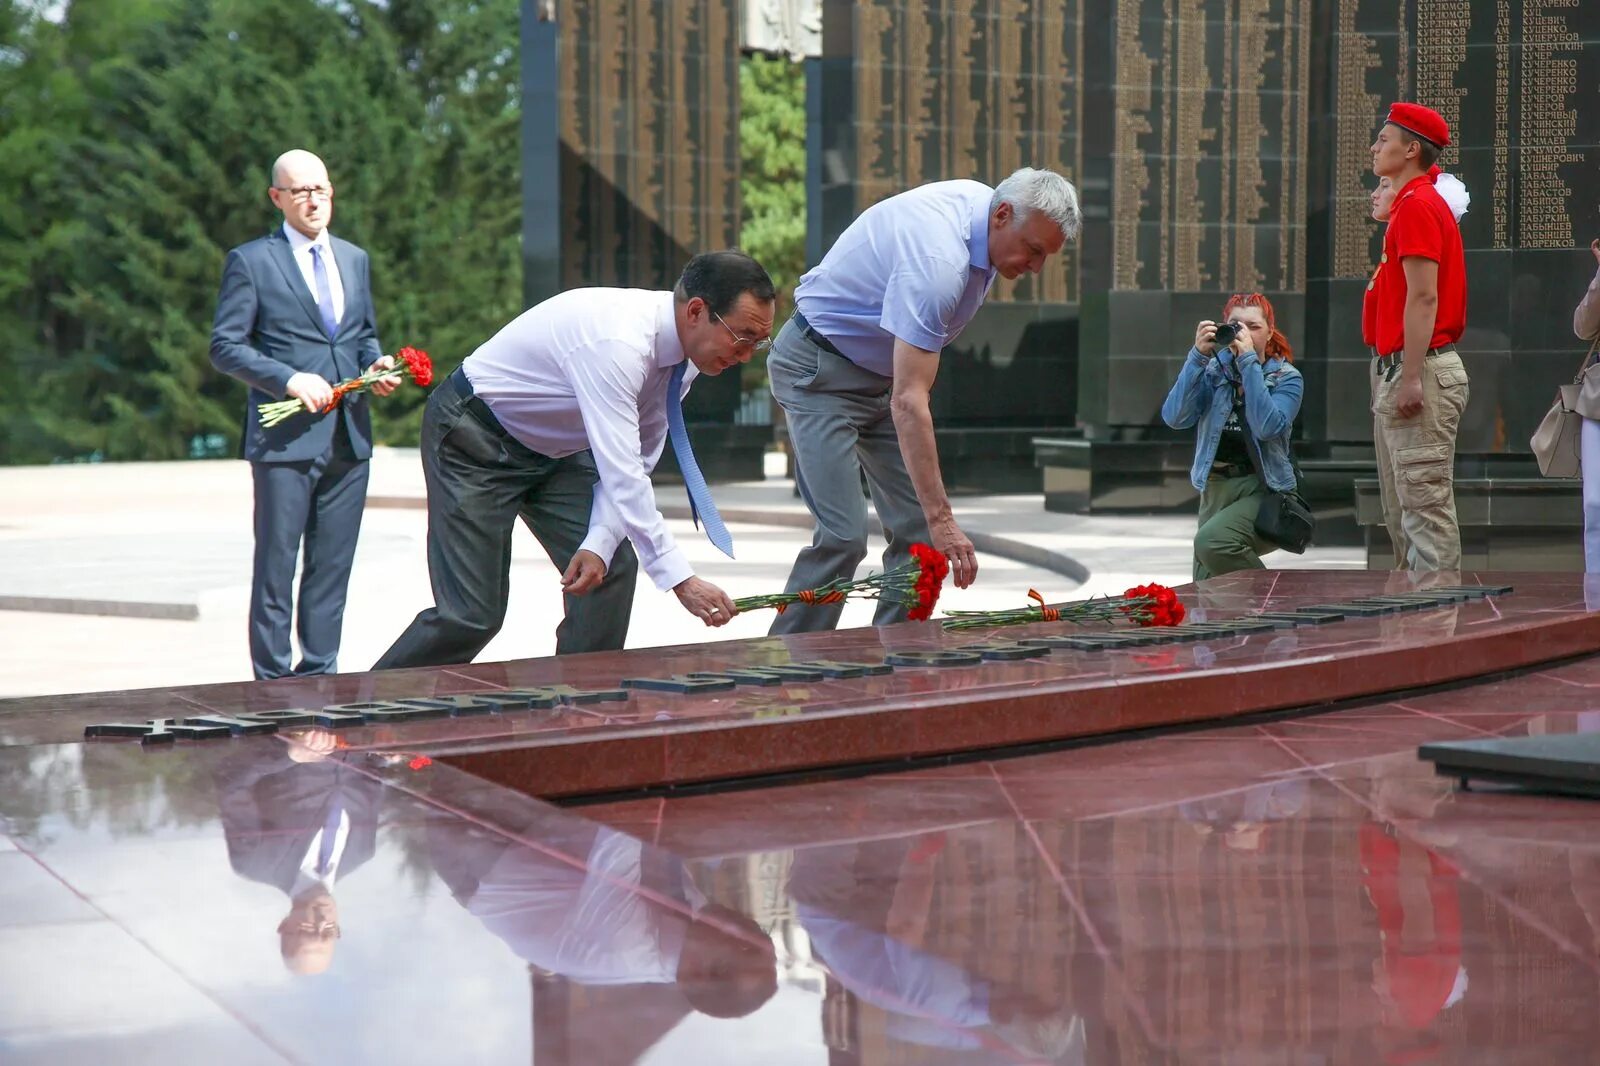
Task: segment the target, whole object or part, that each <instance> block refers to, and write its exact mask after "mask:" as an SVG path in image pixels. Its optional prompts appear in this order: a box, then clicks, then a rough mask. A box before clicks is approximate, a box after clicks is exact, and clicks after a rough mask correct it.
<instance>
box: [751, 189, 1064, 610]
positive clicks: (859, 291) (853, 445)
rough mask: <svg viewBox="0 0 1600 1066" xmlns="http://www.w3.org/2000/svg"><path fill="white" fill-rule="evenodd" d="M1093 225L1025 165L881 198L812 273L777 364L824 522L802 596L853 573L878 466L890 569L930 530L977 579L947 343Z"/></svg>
mask: <svg viewBox="0 0 1600 1066" xmlns="http://www.w3.org/2000/svg"><path fill="white" fill-rule="evenodd" d="M1078 228H1079V212H1078V194H1077V192H1076V191H1075V190H1074V189H1073V187H1072V184H1071V182H1069V181H1067V179H1065V178H1063V177H1062V176H1061V175H1059V174H1056V173H1054V172H1052V171H1048V170H1034V169H1033V168H1031V167H1024V168H1022V169H1021V170H1018V171H1017V172H1015V173H1014V174H1012V175H1011V176H1010V177H1008V178H1006V179H1005V180H1004V181H1002V182H1001V183H1000V185H999V187H998V188H994V189H991V188H990V187H989V186H987V185H985V184H983V183H982V182H978V181H966V180H960V181H940V182H934V183H932V184H929V185H923V186H921V187H920V188H916V189H912V190H910V191H909V192H903V193H900V194H899V195H897V196H891V197H889V198H888V199H887V200H883V201H881V202H879V203H877V204H874V205H873V206H872V207H869V208H867V210H866V211H864V212H862V214H861V215H860V217H859V218H857V219H856V220H855V221H854V222H852V223H851V224H850V226H849V228H848V229H846V230H845V231H844V232H843V233H842V234H840V235H839V239H838V240H836V241H835V242H834V244H833V247H832V248H831V249H829V251H828V254H827V255H825V256H823V259H822V262H821V263H819V264H817V265H816V266H815V267H813V268H812V269H811V270H810V271H809V272H808V273H807V274H806V275H805V276H804V277H803V278H801V279H800V284H799V286H798V288H796V290H795V313H794V316H793V317H792V318H790V319H789V321H788V323H787V324H785V326H784V327H783V330H782V331H781V332H780V333H779V334H778V339H777V342H776V343H775V344H774V345H773V348H772V355H771V356H770V357H769V358H768V360H767V373H768V376H769V378H770V379H771V382H772V395H773V396H775V397H776V398H777V400H778V403H780V404H782V405H783V410H784V414H785V415H786V417H787V419H788V423H789V440H790V442H791V445H792V447H793V449H794V458H795V476H796V479H797V480H798V482H799V486H800V494H801V496H802V497H804V499H805V501H806V506H807V507H808V508H810V510H811V514H812V515H813V517H814V518H815V519H816V530H815V532H814V533H813V535H812V539H811V545H810V547H808V548H804V549H802V550H801V552H800V555H799V557H798V558H796V559H795V564H794V570H793V571H792V572H791V573H790V575H789V584H788V591H789V592H800V591H802V590H804V589H813V588H816V587H818V586H820V585H822V584H824V583H826V582H829V581H833V580H835V579H837V578H843V577H849V576H851V575H853V574H854V573H855V568H856V566H857V565H858V564H859V563H860V562H861V560H862V559H863V558H864V557H865V556H866V554H867V508H866V501H864V500H863V499H862V497H861V488H860V484H861V472H862V470H865V471H866V475H867V486H868V488H869V490H870V491H871V493H872V501H873V504H874V506H875V507H876V508H877V512H878V517H879V519H880V520H881V521H882V522H883V531H884V537H885V539H886V540H887V542H888V543H887V546H886V547H885V549H884V553H883V566H884V569H885V570H888V569H892V568H894V567H896V566H899V565H900V564H901V563H903V562H905V561H906V560H907V559H908V558H909V557H910V547H911V545H912V544H913V543H915V542H917V541H924V542H926V543H929V544H932V545H933V547H935V548H937V549H938V550H939V551H941V552H943V553H944V554H945V556H946V557H947V558H948V559H949V560H950V575H951V578H952V580H954V581H955V584H956V587H957V588H966V587H967V586H968V585H970V584H972V580H973V578H975V577H976V576H977V573H978V560H977V557H976V555H975V554H974V552H973V548H972V541H971V540H970V539H968V537H967V535H966V534H965V533H963V532H962V531H961V527H960V526H958V525H957V524H956V520H955V516H954V514H953V513H952V511H951V508H950V498H949V496H948V495H947V494H946V492H945V487H944V478H943V476H942V475H941V474H940V471H939V452H938V447H937V445H936V443H935V440H934V435H933V415H932V412H931V410H930V408H929V402H928V396H929V392H930V390H931V389H932V388H933V381H934V376H935V375H936V374H937V373H938V370H939V353H940V351H941V350H942V349H943V348H944V347H945V346H946V345H948V344H949V343H950V342H951V341H953V340H954V339H955V338H956V335H957V334H959V333H960V332H961V330H962V329H963V328H965V326H966V324H967V323H968V322H970V321H971V320H972V316H973V315H974V314H976V313H977V311H978V308H979V307H981V306H982V305H983V301H984V298H985V297H986V296H987V295H988V294H989V288H990V286H992V285H993V284H994V279H995V275H996V274H998V275H1000V276H1001V277H1004V278H1006V279H1008V280H1010V279H1013V278H1017V277H1020V276H1022V275H1023V274H1037V273H1038V272H1039V271H1040V270H1042V269H1043V268H1044V264H1045V260H1047V259H1048V258H1050V256H1052V255H1055V254H1056V253H1057V252H1059V251H1061V249H1062V247H1063V246H1064V245H1065V244H1066V242H1067V241H1068V240H1071V239H1073V238H1076V237H1077V235H1078ZM842 609H843V605H842V604H838V603H832V604H821V603H819V604H814V605H811V606H809V607H806V608H804V609H798V608H797V609H794V610H789V611H784V612H783V613H781V614H779V615H778V617H777V619H776V621H774V622H773V625H772V633H773V634H775V635H777V634H783V633H796V632H807V631H811V630H818V629H832V628H833V627H834V626H836V625H838V622H839V613H840V611H841V610H842ZM907 609H908V605H907V604H904V603H897V602H893V601H890V600H880V601H879V602H878V611H877V615H876V617H875V618H874V619H873V621H874V624H876V625H888V624H890V623H893V622H901V621H904V620H905V617H906V611H907Z"/></svg>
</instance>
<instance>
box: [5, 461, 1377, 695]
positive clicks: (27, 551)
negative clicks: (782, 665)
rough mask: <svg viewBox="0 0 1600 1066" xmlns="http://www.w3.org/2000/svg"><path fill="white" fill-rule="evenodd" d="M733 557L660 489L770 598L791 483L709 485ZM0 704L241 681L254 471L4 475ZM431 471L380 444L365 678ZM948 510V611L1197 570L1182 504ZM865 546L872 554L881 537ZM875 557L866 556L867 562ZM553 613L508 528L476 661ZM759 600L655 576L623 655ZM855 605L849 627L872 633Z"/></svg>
mask: <svg viewBox="0 0 1600 1066" xmlns="http://www.w3.org/2000/svg"><path fill="white" fill-rule="evenodd" d="M715 492H716V496H717V500H718V503H719V505H720V507H721V509H722V510H723V512H724V514H725V515H727V516H728V517H729V518H730V522H729V527H730V529H731V530H732V531H733V535H734V540H735V550H736V551H737V553H738V561H737V562H734V561H732V560H729V559H727V558H725V557H724V556H722V555H721V554H720V553H719V552H717V550H716V549H715V548H713V547H712V546H711V545H710V544H709V543H708V542H707V541H706V540H705V538H704V537H703V536H702V535H700V534H699V533H698V532H697V531H696V530H695V529H694V528H693V527H692V526H691V525H690V524H689V522H688V521H687V507H686V505H685V504H684V503H683V502H681V501H682V489H681V487H680V486H677V485H672V484H666V485H662V486H660V487H659V488H658V496H659V497H660V500H661V503H662V506H663V509H664V511H665V512H666V513H667V515H668V517H669V518H671V519H673V521H672V523H671V525H672V531H673V534H674V536H676V537H677V538H678V539H679V542H680V544H682V545H683V546H684V547H685V550H686V551H687V552H688V554H689V556H690V560H691V562H692V563H693V564H694V566H695V569H696V572H697V573H699V574H701V575H702V576H704V577H705V578H707V579H708V580H710V581H714V582H716V583H718V584H719V585H722V586H723V587H724V588H725V589H726V590H727V591H728V593H729V594H730V595H732V596H735V597H738V596H748V595H754V594H757V593H762V592H776V591H781V590H782V587H783V583H784V580H785V578H786V577H787V576H788V570H789V565H790V563H792V561H793V559H794V555H795V553H796V552H797V551H798V550H799V549H800V548H801V547H802V546H803V545H804V544H805V543H807V542H808V541H809V539H810V522H809V519H808V516H807V515H806V512H805V508H804V505H803V504H802V503H801V501H800V500H799V499H798V498H796V497H795V496H794V494H793V488H792V485H791V483H790V482H789V481H787V480H785V479H783V478H780V477H771V478H769V479H768V480H766V481H762V482H747V483H739V484H729V485H719V486H715ZM0 499H4V500H5V501H6V509H5V512H4V513H3V514H0V553H3V556H4V558H5V560H6V563H7V565H6V566H5V568H4V571H3V572H0V647H3V648H4V649H5V651H4V653H3V654H0V697H5V696H22V695H39V694H47V693H56V692H88V691H98V690H105V689H126V688H140V687H148V686H156V685H173V684H201V683H207V682H220V681H246V680H249V677H250V674H249V660H248V658H247V656H246V653H245V619H246V615H247V612H248V606H249V598H250V555H251V538H250V508H251V503H250V473H249V467H248V466H247V465H246V464H245V463H243V462H238V461H209V462H176V463H126V464H101V465H75V466H49V467H8V468H0ZM423 500H424V490H423V484H422V472H421V467H420V464H419V463H418V461H417V455H416V452H415V451H414V450H407V449H388V448H384V449H379V450H378V454H377V455H376V456H375V458H374V460H373V470H372V483H371V488H370V492H369V498H368V508H367V514H366V517H365V519H364V522H363V526H362V531H361V542H360V545H359V546H358V548H357V551H356V565H355V572H354V574H353V576H352V578H351V585H350V602H349V607H348V609H347V611H346V615H345V632H344V645H343V650H342V653H341V664H342V665H343V666H344V668H345V669H346V670H365V669H367V668H368V667H369V666H370V665H371V664H372V663H373V661H375V660H376V659H377V657H378V656H379V655H381V654H382V653H383V651H384V649H385V648H387V647H388V646H389V644H390V642H391V641H393V639H394V638H395V637H396V636H397V635H398V634H399V633H400V631H401V629H403V628H404V626H405V625H406V624H407V623H408V622H409V621H410V619H411V618H412V616H413V615H414V614H415V613H416V612H417V611H419V610H422V609H423V608H425V607H427V606H428V605H429V604H431V602H432V597H431V594H430V592H429V588H428V574H427V562H426V557H425V551H424V545H425V538H426V535H427V517H426V514H425V512H424V510H423V509H422V507H423ZM957 512H958V515H959V517H960V519H961V521H962V524H963V527H964V528H965V529H967V531H968V532H969V534H971V535H972V536H973V538H974V540H975V541H976V542H977V543H978V546H979V550H980V553H981V554H980V567H981V569H980V573H979V577H978V582H977V584H976V585H974V586H973V587H972V588H971V589H968V590H966V591H964V592H962V591H957V590H955V589H953V588H951V589H948V590H947V591H946V594H945V598H944V599H943V601H942V603H943V604H944V605H945V606H947V607H950V608H956V609H970V610H993V609H1000V608H1005V607H1015V606H1023V605H1025V604H1026V602H1027V601H1026V599H1025V597H1026V594H1027V591H1028V589H1030V588H1037V589H1039V591H1040V592H1042V593H1044V594H1045V596H1046V597H1047V598H1049V599H1051V600H1063V599H1068V598H1081V597H1084V596H1092V595H1105V594H1109V593H1117V592H1121V591H1122V590H1123V589H1125V588H1127V587H1128V586H1129V585H1133V584H1138V583H1142V582H1145V581H1160V582H1163V583H1166V584H1181V583H1183V582H1186V581H1187V580H1188V579H1189V544H1190V538H1191V537H1192V535H1193V530H1194V526H1193V522H1194V520H1193V518H1192V517H1189V516H1153V517H1090V516H1086V515H1058V514H1050V513H1048V512H1046V511H1045V510H1044V508H1043V504H1042V500H1041V497H1039V496H1030V495H1016V496H980V497H962V498H959V499H958V500H957ZM875 550H876V549H875ZM877 565H879V560H878V559H877V557H876V554H872V555H869V556H868V558H867V560H866V561H865V563H863V571H866V570H868V569H871V568H874V567H876V566H877ZM1269 565H1274V566H1293V567H1319V568H1329V567H1333V568H1341V569H1349V568H1357V569H1359V568H1360V567H1361V566H1362V565H1363V562H1362V557H1361V553H1360V551H1359V550H1357V549H1352V548H1328V549H1313V550H1312V551H1310V552H1308V553H1307V554H1306V555H1304V556H1301V557H1298V558H1297V557H1294V556H1289V555H1283V554H1281V553H1280V554H1279V555H1276V556H1273V557H1271V558H1270V559H1269ZM559 605H560V597H559V585H558V581H557V575H556V573H555V570H554V568H553V567H552V566H551V565H550V563H549V562H548V560H547V559H546V558H545V557H544V555H543V552H542V550H541V549H540V548H539V546H538V544H537V542H535V541H534V539H533V537H532V536H531V535H529V534H527V533H526V532H524V533H523V534H521V535H519V536H518V538H517V543H516V548H515V551H514V554H513V560H512V597H511V607H510V610H509V612H508V614H507V618H506V625H505V628H504V629H503V630H502V631H501V633H500V635H499V636H498V637H496V638H495V640H494V641H493V642H492V643H491V644H490V645H489V647H488V648H486V649H485V650H484V652H483V654H482V655H481V656H480V657H479V661H492V660H503V659H514V658H528V657H533V656H542V655H549V654H551V653H552V651H553V650H554V643H555V636H554V630H555V625H556V622H557V620H558V612H559V609H560V608H559ZM770 617H771V616H770V615H769V614H768V613H767V612H764V611H763V612H754V613H752V614H751V615H749V616H745V617H740V618H737V619H735V620H734V621H733V622H731V623H729V624H728V625H727V626H724V627H722V628H721V629H715V630H713V629H708V628H705V627H703V626H701V625H699V624H698V623H695V622H693V621H692V620H691V619H690V618H689V616H688V615H687V614H685V613H684V611H683V610H682V608H681V607H680V606H679V605H678V603H677V600H676V598H675V597H673V596H672V595H671V594H670V593H663V592H658V591H657V590H655V589H654V588H653V587H651V586H650V585H649V583H648V581H643V582H641V584H640V587H639V590H638V593H637V595H636V596H635V599H634V609H633V619H632V627H631V631H630V636H629V641H628V644H629V647H651V646H664V645H673V644H684V643H695V642H700V641H706V640H720V639H725V638H738V637H757V636H761V635H763V634H764V633H765V632H766V627H767V625H768V623H769V620H770ZM871 618H872V605H871V604H870V603H859V604H851V605H849V606H848V607H847V608H846V610H845V615H844V621H843V624H844V625H846V626H859V625H870V624H871Z"/></svg>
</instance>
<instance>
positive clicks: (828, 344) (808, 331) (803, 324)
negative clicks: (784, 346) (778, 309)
mask: <svg viewBox="0 0 1600 1066" xmlns="http://www.w3.org/2000/svg"><path fill="white" fill-rule="evenodd" d="M789 320H790V321H791V322H793V323H794V324H795V325H796V326H799V327H800V333H801V335H802V336H804V337H805V339H806V340H808V341H810V342H811V343H812V344H815V345H816V346H817V347H818V348H821V349H822V350H823V351H825V352H831V353H833V354H834V355H837V356H838V357H839V358H840V359H848V358H850V357H849V356H848V355H845V354H844V353H843V352H841V351H840V350H839V349H837V348H835V347H834V346H833V342H832V341H830V340H829V339H828V338H826V337H824V336H823V335H822V334H820V333H818V332H817V331H816V330H814V329H812V328H811V323H809V322H807V321H806V316H805V315H802V314H801V313H800V309H799V308H798V307H797V308H795V309H794V314H792V315H790V316H789Z"/></svg>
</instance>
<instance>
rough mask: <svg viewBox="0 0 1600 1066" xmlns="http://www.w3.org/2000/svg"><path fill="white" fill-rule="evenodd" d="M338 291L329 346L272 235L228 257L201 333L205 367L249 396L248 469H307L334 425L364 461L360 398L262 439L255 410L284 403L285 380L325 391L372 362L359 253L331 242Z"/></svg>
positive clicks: (365, 417) (284, 248)
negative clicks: (303, 375) (323, 385)
mask: <svg viewBox="0 0 1600 1066" xmlns="http://www.w3.org/2000/svg"><path fill="white" fill-rule="evenodd" d="M329 238H330V240H331V242H332V245H333V258H334V262H336V263H337V264H338V267H339V278H340V281H341V282H342V283H343V285H344V317H343V318H341V319H340V320H339V329H338V332H337V333H336V334H335V336H334V337H333V338H332V339H331V340H330V339H329V338H328V335H327V333H326V332H325V331H324V330H323V328H322V318H321V317H320V316H319V314H318V313H317V304H316V301H315V300H314V299H312V296H311V291H310V290H309V289H307V288H306V283H305V278H304V277H303V276H302V275H301V273H300V269H299V267H297V266H296V265H295V261H294V254H293V253H292V252H291V251H290V248H289V239H288V238H287V237H285V236H284V235H283V230H282V228H281V227H280V228H278V229H275V230H273V231H272V232H271V233H270V234H268V235H267V236H265V237H262V238H260V239H259V240H254V241H251V242H250V243H248V244H241V245H240V246H239V247H237V248H235V249H233V251H231V252H229V253H228V259H227V262H226V264H225V265H224V266H223V268H222V292H221V294H220V295H219V296H218V297H217V317H216V321H215V322H214V323H213V324H212V327H211V364H212V365H213V366H215V367H216V368H217V369H218V370H220V371H222V372H223V373H224V374H228V375H230V376H232V377H236V378H238V379H239V380H240V381H242V382H244V383H245V384H246V385H249V386H250V394H249V397H248V400H247V402H246V405H245V418H244V438H243V444H244V448H243V451H244V457H245V458H246V459H249V460H250V461H252V462H263V463H289V462H303V461H306V460H310V459H315V458H317V457H318V456H320V455H322V454H323V452H325V451H327V450H328V445H329V444H330V442H331V441H332V440H333V427H334V419H336V418H342V419H344V420H345V426H346V427H347V428H348V429H349V431H350V442H351V444H352V445H354V447H355V453H356V458H358V459H366V458H369V457H370V456H371V455H372V418H371V414H370V412H369V410H368V406H367V405H368V403H369V400H368V398H367V395H366V394H365V393H355V394H352V395H349V396H346V397H345V398H344V399H343V400H342V401H340V403H339V406H338V407H336V408H334V410H333V411H332V412H323V413H321V414H315V415H313V414H299V415H296V416H295V417H293V418H290V419H287V420H286V421H283V422H280V423H279V424H278V425H276V426H274V427H272V428H271V429H262V428H261V422H260V417H259V415H258V414H257V412H256V405H258V404H263V403H268V402H270V401H272V400H282V399H284V398H285V397H286V394H285V392H284V388H285V386H287V385H288V383H289V378H290V377H292V376H294V375H295V374H297V373H300V372H302V371H307V372H310V373H313V374H321V375H322V376H323V377H324V378H326V379H327V381H328V382H329V383H330V384H335V385H336V384H338V383H339V382H340V381H342V380H343V379H345V378H352V377H355V376H356V375H358V374H360V373H361V372H362V371H363V370H365V369H366V368H367V367H369V366H371V365H372V363H373V362H374V361H376V360H377V359H379V358H381V357H382V355H383V349H382V348H381V347H379V345H378V327H377V322H376V319H375V316H374V312H373V306H372V275H371V268H370V264H369V261H368V259H367V253H366V252H364V251H362V250H361V249H360V248H358V247H356V246H355V245H353V244H351V243H350V242H349V241H345V240H340V239H339V238H338V237H334V236H332V235H331V234H330V235H329Z"/></svg>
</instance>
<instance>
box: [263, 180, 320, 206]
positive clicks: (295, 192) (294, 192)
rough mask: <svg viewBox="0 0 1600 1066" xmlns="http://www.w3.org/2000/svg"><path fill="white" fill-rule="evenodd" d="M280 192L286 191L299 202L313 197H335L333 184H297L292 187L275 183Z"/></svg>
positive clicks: (275, 187)
mask: <svg viewBox="0 0 1600 1066" xmlns="http://www.w3.org/2000/svg"><path fill="white" fill-rule="evenodd" d="M273 188H274V189H277V190H278V191H279V192H286V193H288V194H289V196H290V198H291V199H293V200H294V202H295V203H297V204H303V203H305V202H306V201H307V200H311V199H313V198H315V199H318V200H331V199H332V198H333V186H332V185H296V186H294V187H293V188H290V187H289V186H287V185H274V186H273Z"/></svg>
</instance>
